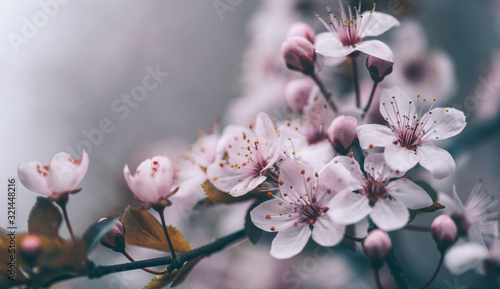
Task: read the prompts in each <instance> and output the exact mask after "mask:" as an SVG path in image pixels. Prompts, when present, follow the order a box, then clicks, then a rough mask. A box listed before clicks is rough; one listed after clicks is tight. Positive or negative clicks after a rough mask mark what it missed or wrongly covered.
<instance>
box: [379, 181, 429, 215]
mask: <svg viewBox="0 0 500 289" xmlns="http://www.w3.org/2000/svg"><path fill="white" fill-rule="evenodd" d="M387 192H388V193H389V195H391V196H393V197H394V198H396V199H397V200H400V201H402V202H403V204H405V206H406V207H407V208H408V209H412V210H417V209H422V208H426V207H429V206H431V205H432V203H433V202H432V199H431V197H430V196H429V194H427V192H425V190H424V189H422V188H421V187H420V186H418V185H417V184H415V183H414V182H412V181H410V180H408V179H406V178H402V179H399V180H395V181H392V182H390V183H389V185H387Z"/></svg>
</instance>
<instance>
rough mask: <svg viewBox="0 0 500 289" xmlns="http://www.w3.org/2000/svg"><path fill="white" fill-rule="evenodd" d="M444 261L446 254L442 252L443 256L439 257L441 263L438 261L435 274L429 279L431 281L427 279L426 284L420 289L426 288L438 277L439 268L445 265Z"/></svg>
mask: <svg viewBox="0 0 500 289" xmlns="http://www.w3.org/2000/svg"><path fill="white" fill-rule="evenodd" d="M443 261H444V254H443V253H441V257H439V263H438V265H437V268H436V270H435V271H434V274H433V275H432V277H431V279H429V281H427V283H425V285H424V286H422V287H420V288H419V289H425V288H427V287H428V286H429V285H431V283H432V281H434V279H436V277H437V275H438V273H439V270H440V269H441V266H442V265H443Z"/></svg>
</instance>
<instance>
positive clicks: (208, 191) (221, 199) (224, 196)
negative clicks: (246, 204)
mask: <svg viewBox="0 0 500 289" xmlns="http://www.w3.org/2000/svg"><path fill="white" fill-rule="evenodd" d="M201 187H202V188H203V190H204V191H205V195H207V198H208V199H209V200H210V202H212V203H213V204H229V203H236V202H241V201H246V200H249V199H251V198H253V197H255V195H254V194H252V192H249V193H247V194H245V195H243V196H241V197H237V198H236V197H233V196H231V195H230V194H229V193H226V192H222V191H219V190H218V189H217V188H216V187H214V185H213V184H212V183H211V182H210V181H209V180H206V181H205V182H204V183H203V184H201Z"/></svg>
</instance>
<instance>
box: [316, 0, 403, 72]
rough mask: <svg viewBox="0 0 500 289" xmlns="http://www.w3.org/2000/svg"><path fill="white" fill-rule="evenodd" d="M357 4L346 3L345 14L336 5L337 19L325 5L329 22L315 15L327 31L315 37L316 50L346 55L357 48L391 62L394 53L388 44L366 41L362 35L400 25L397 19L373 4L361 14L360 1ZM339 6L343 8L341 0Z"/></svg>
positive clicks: (366, 35) (333, 55)
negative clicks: (369, 9) (381, 11)
mask: <svg viewBox="0 0 500 289" xmlns="http://www.w3.org/2000/svg"><path fill="white" fill-rule="evenodd" d="M359 6H360V7H356V6H354V7H353V8H354V9H351V6H350V5H349V4H348V5H347V13H346V11H344V10H343V9H342V8H339V11H340V17H339V18H338V20H337V16H335V15H333V12H332V10H331V9H330V8H328V6H327V9H328V13H329V15H328V23H327V22H325V21H324V20H323V19H321V17H320V16H319V15H318V14H316V16H317V17H318V19H319V20H320V21H321V23H323V25H324V26H325V27H326V29H327V30H328V32H324V33H321V34H319V35H318V37H317V38H316V52H317V53H319V54H321V55H324V56H327V57H345V56H349V55H351V54H352V53H354V52H357V51H359V52H363V53H366V54H368V55H373V56H375V57H377V58H380V59H383V60H386V61H390V62H394V55H393V53H392V51H391V49H390V48H389V46H387V45H386V44H385V43H383V42H381V41H379V40H367V41H365V40H364V38H365V37H368V36H378V35H380V34H382V33H384V32H385V31H387V30H389V29H391V28H392V27H394V26H399V21H398V20H397V19H396V18H394V17H392V16H390V15H388V14H385V13H380V12H375V4H374V5H373V9H372V10H371V11H367V12H363V13H361V2H360V3H359ZM339 7H342V4H341V3H340V0H339ZM332 17H333V18H332Z"/></svg>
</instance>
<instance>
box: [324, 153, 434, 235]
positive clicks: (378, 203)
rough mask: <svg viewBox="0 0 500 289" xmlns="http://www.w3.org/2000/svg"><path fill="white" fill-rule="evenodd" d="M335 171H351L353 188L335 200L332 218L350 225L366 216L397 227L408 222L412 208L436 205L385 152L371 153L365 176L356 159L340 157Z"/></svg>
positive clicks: (388, 227) (386, 226)
mask: <svg viewBox="0 0 500 289" xmlns="http://www.w3.org/2000/svg"><path fill="white" fill-rule="evenodd" d="M333 163H334V165H333V168H332V170H333V171H334V172H335V173H336V174H344V173H345V172H348V173H349V174H350V176H351V177H350V180H351V182H350V185H349V188H348V189H347V190H345V191H343V192H340V193H339V194H337V195H336V196H335V197H334V199H333V200H332V207H331V209H332V213H331V216H332V219H333V220H334V221H335V222H338V223H341V224H345V225H349V224H354V223H357V222H359V221H361V220H362V219H364V218H365V217H366V216H368V215H369V216H370V219H371V220H372V221H373V222H374V223H375V225H377V227H379V228H380V229H382V230H385V231H392V230H397V229H400V228H402V227H404V226H405V225H406V223H407V222H408V218H409V212H408V209H412V210H416V209H421V208H425V207H428V206H430V205H432V199H431V198H430V197H429V195H428V194H427V193H426V192H425V191H424V189H422V188H421V187H419V186H418V185H416V184H415V183H413V182H412V181H410V180H408V179H406V178H400V179H396V180H393V178H399V177H401V176H402V175H403V174H402V173H401V172H399V171H394V170H392V169H391V168H390V167H388V166H387V165H386V163H385V161H384V157H383V155H382V154H381V153H374V154H371V155H369V156H368V157H367V158H366V160H365V172H366V173H367V176H365V175H364V174H363V173H362V172H361V169H360V167H359V164H358V162H356V161H355V160H354V158H349V157H344V156H337V157H335V158H334V159H333Z"/></svg>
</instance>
